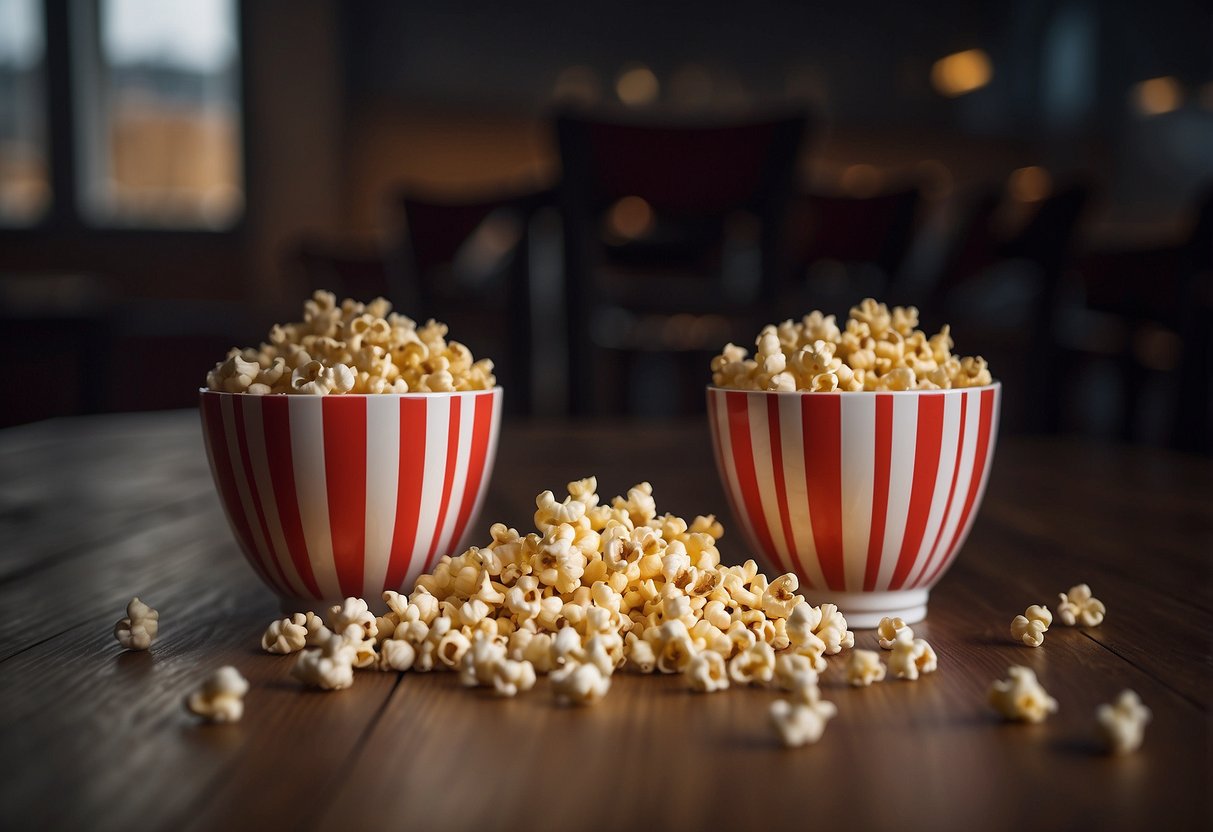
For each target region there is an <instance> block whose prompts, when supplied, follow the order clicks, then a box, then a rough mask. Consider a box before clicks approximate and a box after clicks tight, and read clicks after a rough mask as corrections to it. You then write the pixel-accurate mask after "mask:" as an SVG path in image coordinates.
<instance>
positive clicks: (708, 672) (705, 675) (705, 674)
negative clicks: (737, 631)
mask: <svg viewBox="0 0 1213 832" xmlns="http://www.w3.org/2000/svg"><path fill="white" fill-rule="evenodd" d="M685 674H686V678H687V686H688V687H690V689H691V690H694V691H698V692H700V693H715V692H716V691H718V690H727V689H728V687H729V674H728V671H727V670H726V669H725V664H724V658H723V657H722V656H721V655H720V654H719V653H717V652H715V651H713V650H704V651H703V652H702V653H698V654H696V655H695V657H694V658H692V659H691V661H690V664H688V665H687V669H686V671H685Z"/></svg>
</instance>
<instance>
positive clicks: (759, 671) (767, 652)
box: [729, 641, 775, 685]
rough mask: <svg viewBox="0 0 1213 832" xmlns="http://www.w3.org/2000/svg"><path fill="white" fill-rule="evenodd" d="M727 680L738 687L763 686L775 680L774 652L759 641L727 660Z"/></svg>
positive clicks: (767, 645) (769, 646)
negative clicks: (730, 680)
mask: <svg viewBox="0 0 1213 832" xmlns="http://www.w3.org/2000/svg"><path fill="white" fill-rule="evenodd" d="M729 678H730V679H732V680H733V681H734V682H736V683H737V684H739V685H750V684H757V685H765V684H769V683H770V681H771V680H772V679H774V678H775V651H774V650H773V649H772V648H771V645H769V644H767V643H766V642H762V641H759V642H757V643H755V644H754V645H753V646H752V647H750V648H749V649H748V650H746V651H744V652H742V653H738V654H737V655H736V656H734V657H733V658H732V659H730V660H729Z"/></svg>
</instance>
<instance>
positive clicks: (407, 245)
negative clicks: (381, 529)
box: [394, 190, 552, 414]
mask: <svg viewBox="0 0 1213 832" xmlns="http://www.w3.org/2000/svg"><path fill="white" fill-rule="evenodd" d="M551 199H552V197H551V194H550V192H547V191H543V190H533V191H526V192H509V193H499V194H494V195H491V196H486V197H480V198H475V199H459V198H453V197H441V196H435V195H432V194H421V193H417V192H415V191H402V192H401V193H400V194H398V196H397V197H396V199H395V203H394V204H395V207H396V209H397V220H398V224H399V225H400V226H401V237H402V247H401V249H400V251H399V254H400V257H399V261H400V269H399V271H400V273H401V275H402V278H403V279H402V284H403V288H402V292H403V294H404V295H405V296H407V297H409V298H410V305H409V306H408V307H405V308H402V309H401V311H402V312H407V314H408V315H409V316H410V317H414V318H418V319H419V320H424V319H426V318H436V319H438V320H441V321H443V322H445V323H447V324H448V325H449V326H450V330H451V334H452V336H453V337H454V338H455V339H456V340H458V341H461V342H463V343H465V344H467V346H468V347H469V348H470V349H471V350H472V353H473V354H474V355H475V356H476V357H477V358H481V357H488V358H492V359H493V360H494V363H495V367H496V375H497V377H498V380H499V383H500V384H501V385H502V386H503V387H505V388H506V390H507V394H506V397H505V406H506V411H507V412H509V413H515V414H525V413H529V412H530V411H531V401H532V397H531V387H532V375H533V366H532V347H531V338H532V331H531V330H532V327H531V279H530V260H529V257H528V236H529V235H528V231H529V227H530V223H531V220H532V218H533V216H534V214H535V212H536V211H537V210H538V209H540V208H541V207H543V206H545V205H548V204H550V203H551Z"/></svg>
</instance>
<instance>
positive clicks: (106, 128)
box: [77, 0, 244, 228]
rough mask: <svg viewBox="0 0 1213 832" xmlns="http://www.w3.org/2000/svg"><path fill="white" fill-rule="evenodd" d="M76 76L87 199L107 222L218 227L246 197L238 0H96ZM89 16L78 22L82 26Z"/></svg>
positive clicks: (88, 208)
mask: <svg viewBox="0 0 1213 832" xmlns="http://www.w3.org/2000/svg"><path fill="white" fill-rule="evenodd" d="M95 10H96V12H97V14H96V15H95V16H93V18H92V22H94V23H95V24H96V25H95V27H94V32H93V42H94V43H95V44H96V47H95V55H96V60H95V61H89V60H88V59H87V57H85V60H84V61H83V63H85V65H91V68H92V69H93V70H94V71H92V72H81V73H80V74H79V75H78V76H77V77H78V79H79V81H80V83H79V86H78V99H79V102H80V107H81V116H82V117H81V119H80V123H81V126H82V128H83V129H82V130H81V132H80V140H81V142H82V143H83V146H82V147H81V148H80V150H81V157H82V162H83V165H82V174H83V181H82V194H81V196H82V200H81V201H82V204H83V207H84V210H85V213H86V216H87V217H88V218H89V219H90V220H92V221H93V222H96V223H97V224H102V225H125V226H142V227H149V226H163V227H173V228H223V227H226V226H230V225H231V224H232V223H233V222H235V221H236V220H237V219H238V218H239V216H240V213H241V211H242V208H243V204H244V185H243V177H242V160H241V152H240V98H239V57H240V56H239V39H238V36H237V29H236V9H235V0H100V2H99V3H98V4H97V6H96V7H95ZM79 25H83V21H82V24H79Z"/></svg>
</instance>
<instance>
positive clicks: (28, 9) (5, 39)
mask: <svg viewBox="0 0 1213 832" xmlns="http://www.w3.org/2000/svg"><path fill="white" fill-rule="evenodd" d="M44 47H45V36H44V34H43V30H42V3H41V2H40V1H39V0H0V225H27V224H29V223H32V222H34V221H36V220H37V219H38V218H39V217H41V216H42V215H43V214H44V213H46V209H47V208H48V207H49V205H50V184H49V179H48V175H47V165H46V98H45V95H46V94H45V86H44V80H45V76H44V75H43V61H42V55H43V51H44Z"/></svg>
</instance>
